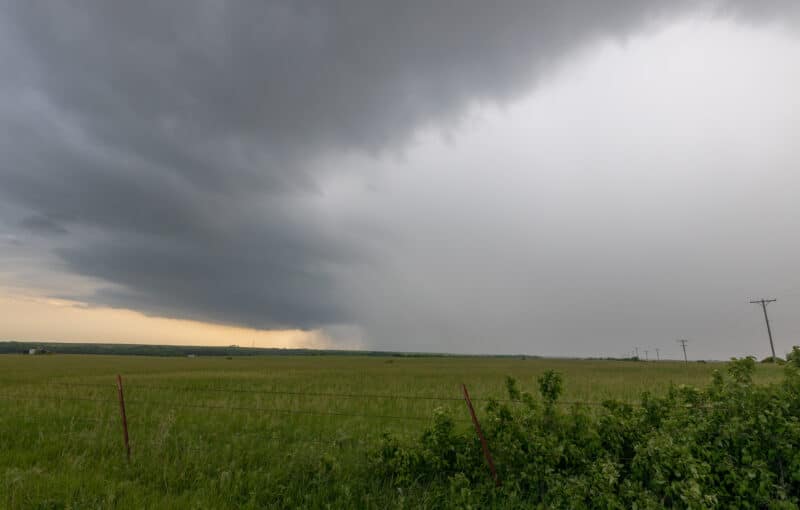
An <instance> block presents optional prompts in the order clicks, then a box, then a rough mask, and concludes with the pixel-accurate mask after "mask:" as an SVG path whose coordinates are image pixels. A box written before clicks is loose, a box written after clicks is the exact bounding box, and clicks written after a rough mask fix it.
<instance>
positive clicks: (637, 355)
mask: <svg viewBox="0 0 800 510" xmlns="http://www.w3.org/2000/svg"><path fill="white" fill-rule="evenodd" d="M634 351H636V359H637V360H638V359H639V348H638V347H636V348H634Z"/></svg>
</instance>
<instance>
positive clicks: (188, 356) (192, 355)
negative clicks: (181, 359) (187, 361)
mask: <svg viewBox="0 0 800 510" xmlns="http://www.w3.org/2000/svg"><path fill="white" fill-rule="evenodd" d="M186 357H187V358H196V357H197V356H196V355H195V354H189V355H187V356H186Z"/></svg>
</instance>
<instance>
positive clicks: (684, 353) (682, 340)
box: [678, 338, 689, 363]
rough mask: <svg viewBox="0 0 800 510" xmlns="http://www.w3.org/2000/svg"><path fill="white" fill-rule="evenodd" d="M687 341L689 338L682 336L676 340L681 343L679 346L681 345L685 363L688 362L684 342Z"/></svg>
mask: <svg viewBox="0 0 800 510" xmlns="http://www.w3.org/2000/svg"><path fill="white" fill-rule="evenodd" d="M688 341H689V340H685V339H683V338H682V339H680V340H678V343H679V344H681V347H683V361H685V362H686V363H689V358H687V357H686V343H687V342H688Z"/></svg>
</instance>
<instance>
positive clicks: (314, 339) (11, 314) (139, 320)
mask: <svg viewBox="0 0 800 510" xmlns="http://www.w3.org/2000/svg"><path fill="white" fill-rule="evenodd" d="M0 340H18V341H31V342H45V341H64V342H87V343H101V342H102V343H136V344H170V345H232V344H237V345H240V346H242V347H250V346H252V345H253V344H255V346H256V347H280V348H319V349H324V348H328V347H330V341H329V340H328V338H327V337H326V336H325V335H324V334H323V333H322V332H320V331H316V330H315V331H302V330H257V329H249V328H240V327H234V326H225V325H220V324H212V323H207V322H200V321H191V320H181V319H167V318H163V317H149V316H146V315H143V314H141V313H139V312H136V311H133V310H127V309H118V308H96V307H88V306H86V305H85V304H84V303H80V302H77V301H69V300H63V299H53V298H49V297H42V296H35V295H26V294H24V293H15V292H8V291H4V290H2V289H0Z"/></svg>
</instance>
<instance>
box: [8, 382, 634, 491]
mask: <svg viewBox="0 0 800 510" xmlns="http://www.w3.org/2000/svg"><path fill="white" fill-rule="evenodd" d="M114 383H116V384H114ZM114 383H112V382H109V383H83V382H58V381H51V382H46V383H38V384H34V385H32V386H34V387H35V388H37V389H38V388H41V389H44V390H45V391H37V392H36V393H35V394H3V393H0V401H9V402H28V403H36V402H56V403H59V404H60V403H62V402H67V403H71V402H75V403H78V402H80V403H93V404H97V405H107V406H109V411H108V413H109V414H108V416H101V417H96V418H92V417H87V416H76V415H74V414H72V415H67V416H65V417H64V418H65V419H66V420H67V422H68V423H69V425H70V427H72V426H73V425H74V424H79V423H86V424H102V425H106V426H108V427H109V429H111V428H113V427H114V426H115V424H116V426H118V425H120V424H121V425H122V436H123V438H124V448H125V453H126V456H127V458H128V459H129V460H130V457H131V445H132V444H133V445H134V446H136V447H139V446H143V445H144V444H145V443H146V440H144V441H143V440H142V438H141V435H143V434H145V433H146V432H147V430H146V426H147V425H153V424H158V423H160V420H158V419H156V420H145V419H143V418H146V417H147V411H152V409H153V408H157V409H159V410H160V416H162V417H163V416H164V414H165V413H166V414H170V413H175V412H177V411H179V410H194V411H197V410H200V411H204V412H213V413H249V414H254V415H259V416H264V415H276V416H303V417H320V418H322V417H324V418H330V419H358V420H376V421H388V422H412V423H414V422H416V423H430V422H431V421H432V415H431V414H430V413H429V414H428V415H427V416H421V415H419V414H402V413H391V414H388V413H378V412H367V411H359V412H354V411H347V410H341V409H337V410H319V409H308V408H296V407H281V406H269V405H261V404H259V405H242V404H239V403H236V404H224V405H223V404H211V403H208V402H205V401H204V400H203V398H204V395H208V394H219V395H248V396H265V395H266V396H286V397H292V398H301V399H326V400H332V401H341V400H346V401H368V400H373V401H381V400H394V401H407V402H426V403H428V404H430V403H436V402H441V403H449V404H453V403H456V402H464V403H465V404H466V405H465V407H464V408H463V409H464V417H463V418H458V417H455V418H453V417H451V419H452V421H453V422H455V423H460V424H463V425H465V426H468V425H467V424H472V425H473V426H474V428H475V431H476V434H477V436H478V437H479V439H480V441H481V443H482V445H483V447H484V448H483V451H484V455H485V458H486V461H487V464H488V466H489V467H490V468H491V470H492V476H493V478H494V480H495V482H496V483H498V484H499V483H500V481H499V479H498V478H497V474H496V473H495V471H494V469H493V462H492V458H491V453H490V451H489V445H487V444H486V440H485V438H484V437H483V434H482V432H481V428H480V423H479V420H478V417H477V416H476V415H475V413H474V410H473V406H472V401H475V402H485V403H488V402H489V401H494V402H497V403H502V404H512V405H518V404H524V402H523V401H521V400H517V399H513V400H512V399H504V398H493V397H475V398H470V396H469V394H468V392H467V391H466V387H465V386H463V385H462V389H463V396H461V397H459V396H447V395H408V394H391V393H350V392H329V391H292V390H279V389H248V388H240V387H219V386H208V385H186V384H177V385H164V384H148V383H134V384H131V383H130V382H129V381H126V383H125V386H124V387H123V381H122V378H121V377H119V376H117V380H116V381H114ZM75 389H77V390H80V391H86V390H92V393H95V394H92V395H87V396H84V395H74V394H70V395H59V394H56V393H57V392H58V390H75ZM53 390H57V391H55V392H54V391H53ZM112 390H113V391H114V392H115V393H117V395H113V394H110V395H109V396H108V397H102V396H100V395H96V393H100V392H102V391H109V393H110V392H111V391H112ZM48 391H49V393H47V392H48ZM125 392H129V393H130V392H132V393H134V394H137V397H136V398H126V396H125ZM159 392H161V393H166V392H169V393H173V394H174V393H175V392H178V393H179V394H180V395H182V398H181V400H175V399H165V398H163V396H161V397H159V396H156V397H153V395H152V394H153V393H159ZM140 393H146V396H144V395H142V396H138V394H140ZM187 395H191V398H186V396H187ZM114 397H116V398H114ZM556 404H557V405H561V406H578V407H580V406H588V407H599V406H604V405H606V404H605V403H604V402H596V401H576V400H563V401H557V402H556ZM627 405H631V404H627ZM115 407H119V413H120V416H117V417H114V416H112V415H111V413H116V411H114V410H113V409H114V408H115ZM467 411H469V412H467ZM129 415H130V416H129ZM129 419H130V423H129ZM33 421H34V420H31V424H33ZM129 425H130V426H129ZM129 429H133V430H132V432H133V434H132V437H133V438H134V439H135V440H134V441H131V440H130V437H129ZM150 432H152V431H150ZM194 432H195V433H196V434H198V435H199V438H200V439H202V440H203V441H208V440H212V439H213V440H215V441H217V443H219V440H220V439H221V440H223V441H224V440H226V439H227V440H228V441H230V440H231V439H241V438H253V440H257V441H270V442H276V443H281V444H289V443H293V444H296V443H303V444H309V445H318V446H336V447H343V446H361V447H363V446H368V445H374V444H375V442H374V441H365V440H363V439H358V438H352V437H335V436H329V437H310V436H305V435H295V436H291V437H289V436H286V435H281V434H275V433H274V432H273V431H271V430H269V429H265V428H241V427H240V428H237V429H235V430H218V431H194ZM63 434H65V435H68V436H84V435H85V434H86V431H74V430H72V429H70V430H69V431H67V432H64V433H63ZM228 444H229V445H230V444H231V443H228ZM183 448H184V449H186V450H190V451H194V450H201V449H203V447H202V446H194V445H185V446H183Z"/></svg>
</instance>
